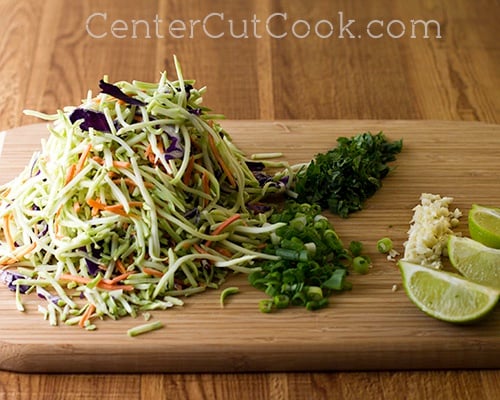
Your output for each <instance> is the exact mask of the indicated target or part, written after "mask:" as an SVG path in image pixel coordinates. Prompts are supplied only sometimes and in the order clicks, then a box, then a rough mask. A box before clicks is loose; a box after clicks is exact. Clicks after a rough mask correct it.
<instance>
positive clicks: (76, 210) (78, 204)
mask: <svg viewBox="0 0 500 400" xmlns="http://www.w3.org/2000/svg"><path fill="white" fill-rule="evenodd" d="M81 208H82V207H81V206H80V203H79V202H78V201H75V202H74V203H73V211H74V212H75V213H78V211H80V209H81Z"/></svg>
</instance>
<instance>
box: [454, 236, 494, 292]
mask: <svg viewBox="0 0 500 400" xmlns="http://www.w3.org/2000/svg"><path fill="white" fill-rule="evenodd" d="M448 257H449V259H450V263H451V265H453V267H454V268H455V269H456V270H457V271H458V272H460V273H461V274H462V275H463V276H464V277H466V278H467V279H468V280H471V281H473V282H476V283H479V284H480V285H485V286H490V287H492V288H494V289H497V290H500V250H499V249H494V248H491V247H488V246H485V245H484V244H482V243H479V242H478V241H476V240H473V239H470V238H467V237H458V236H453V235H452V236H450V238H449V239H448Z"/></svg>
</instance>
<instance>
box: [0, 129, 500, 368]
mask: <svg viewBox="0 0 500 400" xmlns="http://www.w3.org/2000/svg"><path fill="white" fill-rule="evenodd" d="M223 125H224V127H225V128H226V129H227V130H228V131H229V132H230V134H231V135H232V137H233V140H234V142H235V143H236V144H237V145H238V146H239V147H240V148H242V149H243V150H244V151H246V153H247V154H252V153H255V152H276V151H280V152H283V154H284V157H285V158H286V159H287V160H289V161H290V162H291V163H296V162H304V161H308V160H309V159H311V157H313V156H314V154H316V153H317V152H320V151H326V150H328V149H330V148H332V147H333V146H335V139H336V138H337V137H338V136H352V135H354V134H356V133H359V132H361V131H371V132H373V133H376V132H378V131H380V130H383V131H384V132H385V134H386V135H387V136H388V137H389V138H390V139H392V140H395V139H399V138H403V139H404V148H403V152H402V153H401V154H400V155H399V157H398V160H397V162H396V163H395V165H397V168H396V169H395V170H394V171H393V172H392V173H391V174H390V176H389V177H387V178H386V179H385V180H384V183H383V187H382V189H381V190H380V191H379V192H378V193H377V194H375V196H374V197H373V198H372V199H370V200H369V201H368V202H367V203H366V206H365V209H364V210H363V211H361V212H358V213H356V214H354V215H352V216H351V217H349V218H348V219H340V218H338V217H332V220H333V222H334V224H335V227H336V230H337V231H338V233H339V234H340V236H341V238H342V239H343V240H344V242H345V243H348V242H349V241H350V240H361V241H362V242H363V243H364V245H365V249H366V252H367V253H368V254H369V255H370V256H371V257H372V260H373V262H374V267H373V269H372V270H371V271H370V273H369V274H368V275H364V276H357V275H352V276H351V281H352V282H353V284H354V286H353V289H352V291H350V292H346V293H342V294H340V295H337V296H334V297H333V298H332V299H331V300H332V301H331V305H330V306H329V307H328V308H326V309H323V310H319V311H315V312H309V311H306V310H304V309H287V310H284V311H282V312H277V313H274V314H262V313H261V312H260V311H259V310H258V307H257V302H258V301H259V300H260V299H263V298H265V296H264V294H263V293H261V292H259V291H257V290H255V289H253V288H251V287H249V285H248V284H247V283H246V277H245V276H243V275H240V276H234V277H231V278H230V279H229V280H228V281H227V283H226V285H225V287H227V286H238V287H239V288H240V293H239V294H237V295H235V296H231V297H230V298H228V300H227V304H226V306H225V308H223V309H221V308H220V305H219V295H220V291H219V290H212V291H209V292H206V293H203V294H200V295H196V296H193V297H190V298H187V299H185V305H184V306H183V307H177V308H173V309H170V310H167V311H162V312H155V313H153V315H154V319H158V320H161V321H163V322H164V324H165V327H164V329H161V330H158V331H155V332H151V333H149V334H146V335H142V336H139V337H135V338H130V337H128V336H127V334H126V331H127V329H128V328H131V327H133V326H136V325H139V324H142V323H143V322H144V321H143V319H142V317H138V318H136V319H133V318H125V319H122V320H120V321H110V320H106V321H98V322H97V325H98V329H97V330H96V331H94V332H87V331H85V330H82V329H79V328H78V327H68V326H59V327H52V326H49V324H48V322H47V321H44V320H43V319H42V317H41V315H40V314H39V313H38V312H37V309H36V305H37V304H38V299H36V298H33V299H32V300H29V301H27V310H26V312H24V313H20V312H18V311H17V310H16V309H15V304H14V296H13V293H12V292H10V291H8V290H7V289H6V288H5V287H0V368H1V369H6V370H13V371H22V372H203V371H204V372H215V371H276V370H278V371H292V370H295V371H297V370H298V371H300V370H302V371H304V370H308V371H310V370H375V369H376V370H380V369H391V370H395V369H420V368H426V369H429V368H430V369H439V368H498V367H500V310H499V309H498V307H497V309H496V310H494V311H493V313H492V314H491V315H490V316H489V317H488V318H487V319H486V320H484V321H482V322H481V323H479V324H477V325H473V326H454V325H450V324H447V323H444V322H441V321H438V320H435V319H432V318H430V317H428V316H426V315H425V314H424V313H422V312H421V311H419V310H418V309H417V308H416V307H415V306H414V305H413V304H412V303H411V302H410V300H409V299H408V298H407V297H406V294H405V293H404V290H403V289H402V288H401V278H400V275H399V271H398V269H397V267H396V265H395V263H393V262H389V261H387V260H386V259H385V257H384V256H382V255H379V254H377V252H376V250H375V243H376V241H377V240H378V239H379V238H381V237H384V236H389V237H391V238H392V239H393V241H394V243H395V247H396V249H397V250H399V251H401V252H402V250H403V242H404V240H405V239H406V232H407V230H408V227H409V221H410V218H411V216H412V208H413V207H414V206H415V205H416V204H417V203H418V202H419V197H420V194H421V193H422V192H430V193H438V194H441V195H446V196H452V197H454V198H455V202H454V205H455V206H456V207H458V208H460V209H461V210H462V211H463V213H464V214H466V213H467V212H468V211H469V209H470V206H471V204H472V203H482V204H490V205H497V206H498V205H499V204H500V178H499V169H500V158H499V149H500V126H498V125H486V124H482V123H475V122H438V121H368V120H366V121H281V122H266V121H225V122H224V123H223ZM46 132H47V131H46V128H45V125H43V124H41V125H32V126H25V127H20V128H17V129H13V130H12V131H9V132H7V134H6V135H5V140H4V148H3V153H2V155H1V158H0V182H1V183H3V182H5V181H7V180H8V179H10V178H12V177H14V176H15V175H16V174H18V173H19V172H20V171H21V169H22V168H23V167H24V165H26V163H27V161H28V160H29V159H30V156H31V154H32V152H33V151H34V150H36V149H38V148H39V147H40V146H39V143H40V138H41V137H43V136H46V135H47V133H46ZM458 230H459V231H462V232H464V233H466V230H467V225H466V218H463V220H462V222H461V225H460V226H459V228H458ZM394 285H396V286H394ZM393 287H396V288H397V290H396V291H393Z"/></svg>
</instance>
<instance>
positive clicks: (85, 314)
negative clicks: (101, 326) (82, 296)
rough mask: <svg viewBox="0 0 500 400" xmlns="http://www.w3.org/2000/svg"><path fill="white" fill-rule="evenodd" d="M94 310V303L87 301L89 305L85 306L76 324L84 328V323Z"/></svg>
mask: <svg viewBox="0 0 500 400" xmlns="http://www.w3.org/2000/svg"><path fill="white" fill-rule="evenodd" d="M94 311H95V305H93V304H91V303H89V306H88V307H87V309H86V310H85V312H84V313H83V314H82V318H81V319H80V322H78V326H79V327H80V328H85V324H86V323H87V321H88V320H89V319H90V316H91V315H92V314H93V313H94Z"/></svg>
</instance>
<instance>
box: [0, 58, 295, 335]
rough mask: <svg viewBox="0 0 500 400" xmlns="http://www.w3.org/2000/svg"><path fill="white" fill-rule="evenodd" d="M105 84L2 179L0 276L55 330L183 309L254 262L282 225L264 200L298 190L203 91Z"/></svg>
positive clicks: (180, 82) (53, 125) (166, 84)
mask: <svg viewBox="0 0 500 400" xmlns="http://www.w3.org/2000/svg"><path fill="white" fill-rule="evenodd" d="M175 65H176V70H177V80H174V81H170V80H168V79H167V76H166V74H165V73H163V74H162V75H161V78H160V80H159V81H158V82H157V83H147V82H139V81H132V82H125V81H122V82H117V83H115V84H110V83H108V82H107V79H106V78H105V79H103V80H101V82H100V84H99V86H100V89H101V92H100V93H99V94H98V95H97V96H93V95H92V93H91V92H89V94H88V96H87V98H86V99H85V100H83V101H82V104H81V105H80V106H78V107H67V108H65V109H63V110H61V111H59V112H58V113H57V114H56V115H45V114H41V113H38V112H27V113H28V114H30V115H35V116H38V117H41V118H43V119H46V120H49V121H50V123H49V125H48V129H49V131H50V136H49V137H48V139H47V140H46V141H43V142H42V148H41V151H40V152H38V153H36V154H34V155H33V157H32V159H31V161H30V163H29V165H28V166H27V167H26V168H25V169H24V171H23V172H22V173H21V174H20V175H19V176H18V177H16V178H15V179H13V180H12V181H10V182H8V183H7V184H4V185H3V186H1V187H0V229H1V232H2V238H1V242H0V280H3V281H4V283H7V285H8V286H9V287H10V288H11V289H12V290H13V291H15V292H16V296H15V298H16V304H17V308H18V309H19V310H21V311H22V310H24V305H23V296H22V294H23V293H30V292H34V291H35V292H36V293H37V294H38V296H39V297H40V298H41V299H42V300H41V302H40V305H39V310H40V311H41V312H42V313H43V314H44V316H45V318H47V319H48V320H49V321H50V323H51V324H53V325H57V324H59V323H67V324H79V325H80V326H82V327H85V328H87V329H94V328H95V325H94V324H93V323H92V321H93V320H95V318H96V317H99V318H105V317H109V318H112V319H118V318H120V317H122V316H125V315H131V316H136V315H138V314H140V313H147V312H148V311H149V310H155V309H165V308H168V307H171V306H173V305H181V304H182V303H183V301H182V300H181V299H180V298H179V296H182V295H190V294H194V293H197V292H200V291H203V290H205V289H206V288H209V287H214V288H217V287H219V285H220V284H221V283H222V282H223V281H224V279H225V277H226V275H227V273H228V272H230V271H240V272H250V271H252V270H253V268H254V265H253V262H254V261H253V260H254V259H256V258H260V259H273V258H275V257H276V256H273V255H269V254H264V253H262V252H261V251H260V250H261V249H262V247H263V243H264V242H265V241H266V240H267V239H268V238H269V235H271V234H272V232H274V231H275V230H276V229H278V228H279V227H280V226H282V225H283V223H275V224H271V223H269V222H267V219H268V217H269V215H270V214H271V213H272V209H271V208H270V207H269V205H268V204H266V203H264V202H262V200H263V199H264V198H265V197H266V196H268V195H270V194H276V193H283V192H286V191H287V190H289V185H290V183H291V181H292V178H293V176H292V175H293V171H292V170H291V169H290V168H286V167H285V168H281V169H280V170H279V171H278V172H276V173H272V174H271V173H267V172H266V168H265V163H261V162H254V161H249V160H248V159H247V158H246V156H245V154H244V153H243V152H242V151H240V150H239V149H238V148H237V147H236V146H235V145H234V143H233V142H232V140H231V137H230V136H229V135H228V134H227V132H225V131H224V130H223V129H222V128H221V126H220V125H219V124H218V123H216V122H215V120H216V119H219V118H221V116H217V115H212V114H210V110H209V109H207V108H205V107H204V106H203V105H202V104H201V103H202V95H203V93H204V92H205V89H204V88H202V89H196V88H195V87H194V86H193V85H194V81H190V80H184V79H183V77H182V72H181V69H180V66H179V64H178V62H177V60H175Z"/></svg>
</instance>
